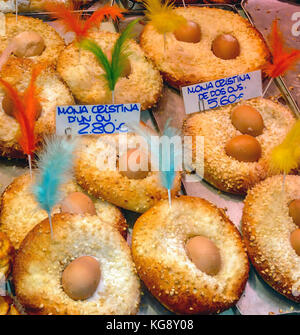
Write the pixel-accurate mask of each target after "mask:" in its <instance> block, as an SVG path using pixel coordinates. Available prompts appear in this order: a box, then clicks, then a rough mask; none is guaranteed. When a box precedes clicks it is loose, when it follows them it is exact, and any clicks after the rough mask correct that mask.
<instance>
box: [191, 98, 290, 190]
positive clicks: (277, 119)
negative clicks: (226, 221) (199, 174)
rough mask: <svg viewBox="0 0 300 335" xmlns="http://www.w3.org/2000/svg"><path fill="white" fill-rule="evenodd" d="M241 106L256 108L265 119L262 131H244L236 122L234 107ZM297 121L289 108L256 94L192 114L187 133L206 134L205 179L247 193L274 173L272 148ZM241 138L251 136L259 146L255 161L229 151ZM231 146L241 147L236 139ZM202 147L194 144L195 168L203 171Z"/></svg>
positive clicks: (242, 120)
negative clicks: (235, 102)
mask: <svg viewBox="0 0 300 335" xmlns="http://www.w3.org/2000/svg"><path fill="white" fill-rule="evenodd" d="M240 106H243V108H244V107H246V108H247V111H246V112H247V113H248V110H249V109H250V112H252V111H253V109H255V111H254V112H255V113H256V114H258V116H259V118H260V119H261V121H262V128H261V129H258V130H259V131H260V132H259V133H257V134H254V133H253V132H251V129H250V128H249V129H246V130H245V131H246V135H245V132H241V131H240V130H238V129H237V128H236V127H235V126H234V124H233V121H232V120H233V119H232V115H233V111H234V110H236V109H237V108H238V107H240ZM247 115H248V114H247ZM251 115H252V114H250V116H249V120H250V121H251V120H252V119H251ZM244 121H245V117H244V116H243V115H242V116H241V120H240V122H239V123H244ZM294 123H295V118H294V116H293V114H292V112H291V111H290V110H289V109H288V108H286V107H284V106H283V105H281V104H279V103H275V102H273V101H271V100H268V99H263V98H257V99H251V100H247V101H241V102H239V103H238V104H235V105H228V106H225V107H222V108H219V109H216V110H210V111H206V112H203V113H195V114H192V115H190V116H189V117H188V118H187V119H186V120H185V124H184V134H185V135H186V136H193V137H196V136H203V137H204V179H205V180H206V181H208V182H209V183H210V184H212V185H213V186H215V187H216V188H218V189H220V190H222V191H225V192H229V193H234V194H245V193H246V192H247V190H248V189H249V188H251V187H252V186H253V185H254V184H255V183H257V182H259V181H260V180H263V179H265V178H266V177H268V176H269V175H271V174H272V173H271V171H270V170H271V169H270V167H269V155H270V152H271V150H272V149H273V148H274V147H275V146H276V145H278V144H280V143H281V142H282V141H283V140H284V138H285V136H286V134H287V133H288V131H289V130H290V129H291V127H292V126H293V125H294ZM248 134H252V135H253V136H249V135H248ZM241 136H242V137H241ZM239 138H240V139H241V140H246V141H248V140H249V139H250V140H252V141H250V146H252V144H253V142H254V145H256V146H258V152H257V155H255V156H257V157H254V159H253V160H252V161H239V160H238V159H236V158H234V157H232V156H230V155H229V154H230V152H228V151H227V149H228V144H229V143H230V142H231V141H232V140H234V139H237V140H239ZM231 148H233V149H236V150H237V151H238V149H239V148H238V147H236V146H235V144H234V143H233V142H231ZM250 148H251V147H250ZM199 150H202V148H196V147H195V146H194V147H193V157H194V162H193V164H192V165H193V166H192V168H193V169H195V170H196V171H197V170H198V171H200V170H201V171H202V169H201V168H202V164H203V162H202V160H201V159H197V157H202V156H200V155H199ZM241 150H242V149H241ZM246 151H247V152H248V153H249V152H250V151H249V150H246ZM247 152H246V154H247ZM197 153H198V155H196V154H197Z"/></svg>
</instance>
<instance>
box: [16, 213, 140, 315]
mask: <svg viewBox="0 0 300 335" xmlns="http://www.w3.org/2000/svg"><path fill="white" fill-rule="evenodd" d="M53 230H54V235H53V238H52V239H51V234H50V228H49V221H48V219H46V220H44V221H42V222H41V223H40V224H38V225H37V226H35V228H33V229H32V230H31V231H30V232H29V233H28V235H27V236H26V238H25V239H24V240H23V242H22V245H21V247H20V249H19V252H18V255H17V257H16V260H15V264H14V271H13V280H14V285H15V288H16V295H17V297H18V299H19V301H20V303H21V304H22V305H23V306H24V307H25V309H26V311H27V312H28V313H29V314H43V315H45V314H58V315H62V314H64V315H78V314H85V315H103V314H105V315H110V314H114V315H115V314H136V313H137V311H138V308H139V302H140V284H139V280H138V278H137V275H136V271H135V267H134V264H133V261H132V258H131V252H130V249H129V247H128V245H127V243H126V242H125V240H124V239H123V238H122V236H121V235H120V234H119V232H118V231H117V230H116V229H115V228H114V227H112V226H111V225H109V224H107V223H105V222H102V221H101V219H99V218H98V217H97V216H85V217H82V216H80V215H72V214H56V215H54V216H53ZM86 255H88V256H92V257H95V258H96V259H97V260H98V261H99V263H100V268H101V279H100V284H99V286H98V289H97V290H96V292H95V293H94V295H93V296H92V297H91V298H89V299H88V300H83V301H75V300H73V299H71V298H70V297H69V296H68V295H67V294H66V293H65V292H64V290H63V288H62V285H61V276H62V272H63V270H64V269H65V268H66V266H67V265H68V264H69V263H70V262H71V261H73V260H74V259H76V258H78V257H80V256H86Z"/></svg>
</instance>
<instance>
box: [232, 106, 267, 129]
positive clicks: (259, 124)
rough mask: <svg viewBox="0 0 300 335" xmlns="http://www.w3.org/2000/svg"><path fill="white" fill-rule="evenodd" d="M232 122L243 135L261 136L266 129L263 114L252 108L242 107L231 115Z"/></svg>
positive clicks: (238, 107)
mask: <svg viewBox="0 0 300 335" xmlns="http://www.w3.org/2000/svg"><path fill="white" fill-rule="evenodd" d="M231 122H232V124H233V125H234V126H235V128H236V129H237V130H239V131H240V132H241V133H242V134H248V135H251V136H259V135H261V134H262V132H263V129H264V121H263V118H262V116H261V114H260V113H259V112H258V111H257V110H256V109H255V108H254V107H252V106H249V105H240V106H237V107H235V108H234V109H233V110H232V113H231Z"/></svg>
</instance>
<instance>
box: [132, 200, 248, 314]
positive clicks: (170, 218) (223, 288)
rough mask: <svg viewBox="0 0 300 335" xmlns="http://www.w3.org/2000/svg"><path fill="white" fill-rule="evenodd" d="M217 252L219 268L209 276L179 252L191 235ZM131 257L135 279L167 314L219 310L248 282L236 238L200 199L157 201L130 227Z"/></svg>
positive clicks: (221, 215) (243, 255) (229, 225)
mask: <svg viewBox="0 0 300 335" xmlns="http://www.w3.org/2000/svg"><path fill="white" fill-rule="evenodd" d="M197 235H201V236H205V237H208V238H209V239H210V240H211V241H212V242H214V243H215V245H216V246H217V247H218V248H219V250H220V254H221V269H220V271H219V273H218V274H217V275H216V276H209V275H207V274H206V273H204V272H202V271H200V270H199V269H197V267H196V266H195V265H194V263H192V262H191V261H190V259H189V258H188V256H187V254H186V251H185V244H186V242H187V240H188V239H189V238H191V237H193V236H197ZM132 253H133V259H134V262H135V264H136V267H137V271H138V274H139V276H140V278H141V279H142V280H143V281H144V283H145V284H146V286H147V288H148V289H149V290H150V292H151V293H152V294H153V295H154V296H155V297H156V298H157V299H158V300H159V301H160V302H161V303H162V304H163V305H164V306H166V307H167V308H168V309H169V310H171V311H173V312H176V313H178V314H200V313H201V314H204V313H205V314H207V313H216V312H221V311H223V310H225V309H227V308H229V307H231V306H233V305H234V304H235V303H236V302H237V300H238V299H239V297H240V296H241V294H242V292H243V290H244V287H245V284H246V281H247V279H248V271H249V263H248V257H247V254H246V252H245V247H244V243H243V241H242V239H241V236H240V234H239V232H238V230H237V229H236V228H235V226H234V225H233V224H232V223H231V221H230V220H229V219H228V218H227V217H226V216H225V214H224V212H223V211H222V210H220V209H218V208H216V207H215V206H214V205H212V204H211V203H209V202H208V201H206V200H204V199H200V198H194V197H188V196H180V197H178V198H175V199H172V207H171V208H170V207H169V204H168V201H161V202H159V203H158V204H157V205H155V206H154V207H152V208H151V209H150V210H148V211H147V212H146V213H144V214H143V215H142V216H141V217H140V218H139V219H138V220H137V222H136V223H135V225H134V227H133V235H132Z"/></svg>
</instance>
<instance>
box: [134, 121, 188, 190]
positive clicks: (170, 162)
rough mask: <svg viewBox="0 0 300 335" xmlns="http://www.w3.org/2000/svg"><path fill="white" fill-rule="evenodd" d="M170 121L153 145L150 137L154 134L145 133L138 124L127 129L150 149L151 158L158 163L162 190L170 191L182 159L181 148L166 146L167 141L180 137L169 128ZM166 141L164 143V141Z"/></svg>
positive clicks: (173, 129) (145, 129)
mask: <svg viewBox="0 0 300 335" xmlns="http://www.w3.org/2000/svg"><path fill="white" fill-rule="evenodd" d="M169 124H170V120H168V121H167V123H166V125H165V128H164V131H163V133H162V134H161V136H160V138H159V143H160V145H158V142H157V143H155V144H156V145H153V144H154V143H153V141H151V136H154V134H153V133H152V132H151V131H147V128H146V127H144V126H141V125H140V124H130V125H128V128H130V129H132V130H133V131H134V132H135V133H136V134H138V135H140V136H142V137H143V138H144V139H145V140H146V142H147V144H148V147H149V148H150V152H151V154H152V159H151V160H152V161H153V158H154V160H156V162H158V164H157V165H158V167H159V172H160V179H161V184H162V186H163V187H164V188H166V189H167V190H168V191H170V190H171V189H172V188H173V185H174V180H175V177H176V172H177V171H178V167H179V165H180V163H181V159H182V147H181V146H180V147H175V145H170V146H169V145H167V144H168V142H167V141H168V140H170V139H172V138H174V137H175V136H180V132H179V130H178V129H176V128H173V127H171V126H170V125H169ZM164 139H166V141H164Z"/></svg>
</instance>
